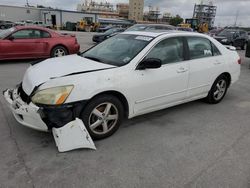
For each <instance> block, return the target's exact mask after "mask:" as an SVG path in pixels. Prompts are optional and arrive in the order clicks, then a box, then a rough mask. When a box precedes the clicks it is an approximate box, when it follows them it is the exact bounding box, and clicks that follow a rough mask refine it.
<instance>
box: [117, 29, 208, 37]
mask: <svg viewBox="0 0 250 188" xmlns="http://www.w3.org/2000/svg"><path fill="white" fill-rule="evenodd" d="M121 34H130V35H141V36H147V37H154V38H156V37H158V36H161V35H170V34H177V35H183V34H185V35H186V36H203V37H204V36H207V35H204V34H201V33H196V32H186V31H179V30H166V31H163V30H151V31H125V32H123V33H121Z"/></svg>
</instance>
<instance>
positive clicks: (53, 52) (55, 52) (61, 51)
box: [50, 46, 68, 57]
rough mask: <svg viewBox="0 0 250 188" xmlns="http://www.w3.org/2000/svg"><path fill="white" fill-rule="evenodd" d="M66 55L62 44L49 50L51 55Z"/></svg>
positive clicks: (66, 51) (66, 52)
mask: <svg viewBox="0 0 250 188" xmlns="http://www.w3.org/2000/svg"><path fill="white" fill-rule="evenodd" d="M65 55H68V50H67V49H66V48H65V47H63V46H56V47H54V48H53V49H52V50H51V55H50V56H51V57H62V56H65Z"/></svg>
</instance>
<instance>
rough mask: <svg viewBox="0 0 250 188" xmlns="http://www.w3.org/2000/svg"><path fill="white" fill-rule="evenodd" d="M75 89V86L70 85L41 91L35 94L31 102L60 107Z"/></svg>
mask: <svg viewBox="0 0 250 188" xmlns="http://www.w3.org/2000/svg"><path fill="white" fill-rule="evenodd" d="M73 87H74V86H73V85H68V86H60V87H53V88H49V89H44V90H40V91H37V92H36V93H35V95H34V96H33V97H32V98H31V100H32V102H33V103H37V104H48V105H60V104H63V103H64V102H65V100H66V99H67V98H68V96H69V94H70V93H71V91H72V89H73Z"/></svg>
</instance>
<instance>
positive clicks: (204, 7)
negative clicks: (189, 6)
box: [193, 1, 217, 28]
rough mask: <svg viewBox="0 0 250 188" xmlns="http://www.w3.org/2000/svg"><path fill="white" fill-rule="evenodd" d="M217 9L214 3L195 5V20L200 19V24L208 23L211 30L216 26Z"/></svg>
mask: <svg viewBox="0 0 250 188" xmlns="http://www.w3.org/2000/svg"><path fill="white" fill-rule="evenodd" d="M216 9H217V7H216V6H214V5H213V3H212V1H210V2H208V3H205V4H204V3H203V1H201V3H200V4H195V5H194V12H193V18H197V19H198V23H199V24H203V23H207V24H208V27H209V28H212V27H213V26H214V21H215V16H216Z"/></svg>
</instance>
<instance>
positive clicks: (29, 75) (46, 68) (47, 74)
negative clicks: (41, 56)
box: [22, 55, 115, 95]
mask: <svg viewBox="0 0 250 188" xmlns="http://www.w3.org/2000/svg"><path fill="white" fill-rule="evenodd" d="M113 67H115V66H112V65H107V64H103V63H99V62H96V61H93V60H90V59H86V58H83V57H81V56H78V55H69V56H65V57H58V58H51V59H47V60H45V61H42V62H40V63H38V64H36V65H34V66H30V67H29V68H28V70H27V71H26V73H25V74H24V78H23V82H22V87H23V90H24V91H25V93H26V94H27V95H30V94H31V93H32V91H33V90H34V89H35V88H36V87H39V86H40V85H41V84H43V83H45V82H47V81H49V80H50V79H55V78H58V77H62V76H68V75H71V74H84V73H88V72H92V71H98V70H103V69H108V68H113Z"/></svg>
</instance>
